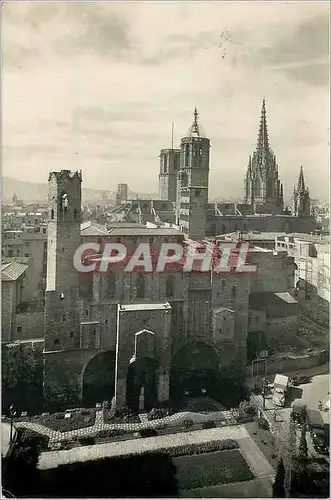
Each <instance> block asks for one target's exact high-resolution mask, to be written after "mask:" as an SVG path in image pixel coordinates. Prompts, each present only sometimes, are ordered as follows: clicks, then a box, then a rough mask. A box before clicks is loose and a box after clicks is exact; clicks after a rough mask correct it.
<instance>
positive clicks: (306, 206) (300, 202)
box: [293, 166, 310, 217]
mask: <svg viewBox="0 0 331 500" xmlns="http://www.w3.org/2000/svg"><path fill="white" fill-rule="evenodd" d="M293 215H295V216H296V217H306V216H309V215H310V196H309V189H308V188H306V184H305V177H304V175H303V168H302V166H301V168H300V174H299V178H298V185H297V187H295V186H294V189H293Z"/></svg>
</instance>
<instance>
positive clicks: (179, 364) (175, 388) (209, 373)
mask: <svg viewBox="0 0 331 500" xmlns="http://www.w3.org/2000/svg"><path fill="white" fill-rule="evenodd" d="M217 374H218V355H217V353H216V351H215V350H214V349H213V347H211V346H209V345H207V344H205V343H203V342H190V343H188V344H186V345H185V346H183V347H182V348H181V349H179V351H177V352H176V354H175V355H174V357H173V358H172V362H171V378H170V396H171V398H174V399H181V398H182V397H183V396H184V395H185V394H189V395H191V396H196V395H201V394H202V392H204V391H206V393H207V394H212V393H213V389H214V387H215V380H216V377H217Z"/></svg>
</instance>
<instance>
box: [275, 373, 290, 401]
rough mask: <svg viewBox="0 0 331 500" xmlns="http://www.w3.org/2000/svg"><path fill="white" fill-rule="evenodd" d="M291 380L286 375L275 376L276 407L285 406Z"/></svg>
mask: <svg viewBox="0 0 331 500" xmlns="http://www.w3.org/2000/svg"><path fill="white" fill-rule="evenodd" d="M288 384H289V379H288V377H286V375H279V374H277V375H276V376H275V380H274V395H273V398H272V402H273V404H274V405H276V406H285V402H286V396H287V390H288Z"/></svg>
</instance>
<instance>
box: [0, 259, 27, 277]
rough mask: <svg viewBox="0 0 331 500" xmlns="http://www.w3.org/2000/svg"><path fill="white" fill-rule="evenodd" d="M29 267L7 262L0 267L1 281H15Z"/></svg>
mask: <svg viewBox="0 0 331 500" xmlns="http://www.w3.org/2000/svg"><path fill="white" fill-rule="evenodd" d="M28 267H29V266H27V265H26V264H21V263H20V262H16V261H14V262H9V263H7V264H2V266H1V281H16V280H17V279H18V278H19V277H20V276H22V274H23V273H24V272H25V271H26V270H27V269H28Z"/></svg>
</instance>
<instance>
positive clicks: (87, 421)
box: [34, 409, 95, 432]
mask: <svg viewBox="0 0 331 500" xmlns="http://www.w3.org/2000/svg"><path fill="white" fill-rule="evenodd" d="M64 415H65V414H64V412H60V413H52V414H51V415H47V416H44V417H43V416H41V417H37V418H35V419H34V422H36V423H40V424H42V425H44V426H45V427H48V428H49V429H52V430H54V431H61V432H66V431H73V430H77V429H83V428H85V427H92V426H93V425H94V423H95V409H89V410H88V409H86V410H81V411H79V412H78V411H77V412H73V413H72V414H71V417H70V418H64Z"/></svg>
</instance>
